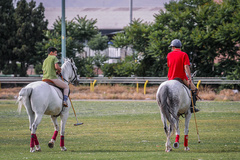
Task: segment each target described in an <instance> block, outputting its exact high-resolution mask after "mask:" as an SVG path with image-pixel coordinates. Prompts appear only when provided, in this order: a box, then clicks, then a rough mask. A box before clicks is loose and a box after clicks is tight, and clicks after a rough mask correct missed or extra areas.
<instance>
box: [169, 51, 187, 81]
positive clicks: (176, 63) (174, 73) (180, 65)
mask: <svg viewBox="0 0 240 160" xmlns="http://www.w3.org/2000/svg"><path fill="white" fill-rule="evenodd" d="M167 65H168V67H169V70H168V80H172V79H174V78H181V79H182V80H184V79H186V80H188V78H187V75H186V73H185V69H184V65H189V66H190V61H189V57H188V55H187V53H185V52H182V51H181V50H180V49H175V50H173V51H172V52H170V53H168V55H167Z"/></svg>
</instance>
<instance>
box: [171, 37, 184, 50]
mask: <svg viewBox="0 0 240 160" xmlns="http://www.w3.org/2000/svg"><path fill="white" fill-rule="evenodd" d="M169 47H176V48H181V47H182V43H181V41H180V40H179V39H174V40H173V41H172V42H171V44H170V46H169Z"/></svg>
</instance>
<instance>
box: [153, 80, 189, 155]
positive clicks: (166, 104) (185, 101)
mask: <svg viewBox="0 0 240 160" xmlns="http://www.w3.org/2000/svg"><path fill="white" fill-rule="evenodd" d="M156 99H157V103H158V105H159V108H160V113H161V119H162V122H163V126H164V130H165V133H166V136H167V141H166V145H165V146H166V150H165V151H166V152H170V151H171V150H172V147H171V146H170V144H171V142H170V137H171V135H172V134H171V133H172V132H173V131H174V130H176V139H175V143H174V145H173V147H174V148H178V147H179V137H180V130H179V116H180V115H185V130H184V134H185V137H184V147H185V150H186V151H188V150H190V149H189V147H188V126H189V121H190V119H191V115H192V114H191V111H190V104H191V93H190V90H189V89H188V88H187V87H186V86H185V85H184V84H182V83H181V82H179V81H177V80H169V81H165V82H163V83H162V84H161V85H160V86H159V88H158V91H157V94H156ZM167 120H168V122H169V123H170V126H169V128H168V126H167Z"/></svg>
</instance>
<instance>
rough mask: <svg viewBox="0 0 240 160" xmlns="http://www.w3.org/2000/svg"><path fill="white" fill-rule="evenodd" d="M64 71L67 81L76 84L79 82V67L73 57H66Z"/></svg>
mask: <svg viewBox="0 0 240 160" xmlns="http://www.w3.org/2000/svg"><path fill="white" fill-rule="evenodd" d="M62 72H63V74H64V75H63V76H64V78H65V81H67V82H68V83H72V84H74V85H77V84H79V78H78V75H77V67H76V65H75V62H74V61H73V59H72V58H71V59H69V58H66V59H65V62H64V64H63V66H62ZM66 78H67V80H66Z"/></svg>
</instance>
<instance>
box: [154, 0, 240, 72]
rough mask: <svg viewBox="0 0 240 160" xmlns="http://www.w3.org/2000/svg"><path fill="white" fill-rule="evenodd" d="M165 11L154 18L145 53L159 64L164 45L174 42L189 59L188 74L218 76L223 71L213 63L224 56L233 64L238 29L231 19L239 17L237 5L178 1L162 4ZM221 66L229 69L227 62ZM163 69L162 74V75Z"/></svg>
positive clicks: (225, 0) (229, 0)
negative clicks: (189, 72) (195, 71)
mask: <svg viewBox="0 0 240 160" xmlns="http://www.w3.org/2000/svg"><path fill="white" fill-rule="evenodd" d="M236 4H238V5H236ZM165 8H166V11H165V12H164V11H160V12H159V14H156V15H155V24H154V25H153V32H152V33H151V35H150V44H151V45H149V53H151V54H152V55H153V56H154V57H155V58H156V60H158V61H159V64H161V65H162V64H166V56H167V53H168V52H170V50H169V49H168V45H169V44H170V42H171V40H173V39H176V38H177V39H180V40H181V41H182V44H183V48H182V49H183V51H185V52H187V53H188V55H189V57H190V61H191V63H192V67H191V69H192V71H193V70H199V71H200V72H199V73H200V74H198V76H219V75H221V73H222V72H221V71H223V70H226V68H224V69H221V68H220V67H222V66H221V65H215V63H214V59H215V58H216V57H218V56H220V55H222V56H223V57H225V56H226V55H227V56H229V57H231V59H232V60H233V57H235V58H236V56H238V55H237V52H236V44H237V43H238V42H239V38H238V37H239V36H236V35H239V31H238V30H237V29H235V28H239V27H238V26H239V23H234V19H235V18H237V16H238V14H239V1H238V2H236V1H233V0H223V2H222V3H220V4H219V3H215V2H213V1H212V0H180V1H177V2H176V1H171V2H170V3H169V4H165ZM231 28H234V29H233V30H232V29H231ZM234 33H237V34H234ZM155 64H157V63H155ZM222 64H226V65H228V66H229V65H230V64H231V61H229V58H227V60H226V59H223V61H222ZM165 69H166V67H163V68H162V72H164V73H166V70H165ZM165 75H166V74H165Z"/></svg>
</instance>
